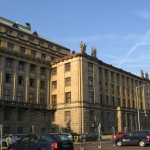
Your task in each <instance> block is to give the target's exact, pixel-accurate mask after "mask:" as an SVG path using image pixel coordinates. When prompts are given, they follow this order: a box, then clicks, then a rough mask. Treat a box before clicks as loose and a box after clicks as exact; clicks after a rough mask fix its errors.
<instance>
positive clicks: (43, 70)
mask: <svg viewBox="0 0 150 150" xmlns="http://www.w3.org/2000/svg"><path fill="white" fill-rule="evenodd" d="M45 73H46V68H45V67H41V75H45Z"/></svg>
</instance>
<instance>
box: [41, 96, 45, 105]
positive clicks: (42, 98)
mask: <svg viewBox="0 0 150 150" xmlns="http://www.w3.org/2000/svg"><path fill="white" fill-rule="evenodd" d="M40 104H45V94H40Z"/></svg>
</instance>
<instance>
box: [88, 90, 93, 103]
mask: <svg viewBox="0 0 150 150" xmlns="http://www.w3.org/2000/svg"><path fill="white" fill-rule="evenodd" d="M89 102H90V103H94V92H91V91H89Z"/></svg>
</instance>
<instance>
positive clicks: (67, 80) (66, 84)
mask: <svg viewBox="0 0 150 150" xmlns="http://www.w3.org/2000/svg"><path fill="white" fill-rule="evenodd" d="M65 86H71V77H68V78H65Z"/></svg>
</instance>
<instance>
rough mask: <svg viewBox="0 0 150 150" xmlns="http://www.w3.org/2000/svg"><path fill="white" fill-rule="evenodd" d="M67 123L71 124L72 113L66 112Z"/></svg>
mask: <svg viewBox="0 0 150 150" xmlns="http://www.w3.org/2000/svg"><path fill="white" fill-rule="evenodd" d="M64 120H65V122H70V121H71V112H70V111H65V119H64Z"/></svg>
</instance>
